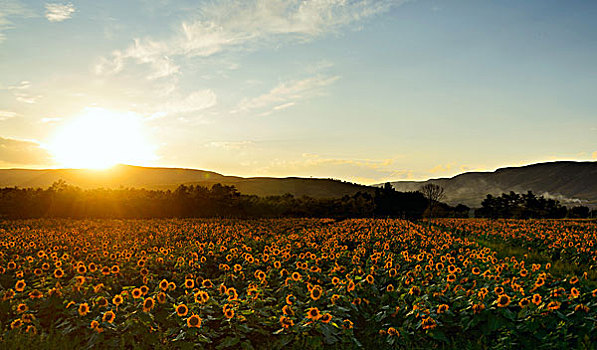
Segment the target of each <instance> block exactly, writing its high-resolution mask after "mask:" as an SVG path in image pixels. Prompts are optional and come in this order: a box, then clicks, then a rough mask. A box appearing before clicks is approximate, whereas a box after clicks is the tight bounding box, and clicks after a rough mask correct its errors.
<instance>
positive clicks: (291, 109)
mask: <svg viewBox="0 0 597 350" xmlns="http://www.w3.org/2000/svg"><path fill="white" fill-rule="evenodd" d="M595 18H597V3H595V2H593V1H565V2H563V1H546V0H540V1H539V0H532V1H513V0H509V1H450V0H446V1H437V0H435V1H429V0H427V1H425V0H420V1H417V0H412V1H400V0H396V1H386V0H379V1H359V0H351V1H336V0H329V1H298V0H296V1H295V0H291V1H270V0H251V1H227V0H225V1H113V0H107V1H71V2H55V1H48V2H43V1H41V2H38V1H24V0H2V1H1V2H0V167H1V168H12V167H17V168H59V167H81V168H105V167H109V166H111V165H114V164H116V163H126V164H135V165H146V166H165V167H185V168H196V169H204V170H211V171H215V172H218V173H221V174H226V175H237V176H278V177H286V176H300V177H310V176H313V177H322V178H337V179H342V180H348V181H353V182H358V183H363V184H372V183H380V182H384V181H394V180H406V179H428V178H437V177H448V176H453V175H456V174H459V173H462V172H465V171H471V170H493V169H496V168H499V167H503V166H509V165H522V164H530V163H535V162H541V161H549V160H595V159H596V157H597V144H596V143H595V140H597V116H596V115H595V110H597V108H596V107H597V99H595V95H596V94H597V69H596V66H595V62H597V40H596V39H597V22H596V21H595Z"/></svg>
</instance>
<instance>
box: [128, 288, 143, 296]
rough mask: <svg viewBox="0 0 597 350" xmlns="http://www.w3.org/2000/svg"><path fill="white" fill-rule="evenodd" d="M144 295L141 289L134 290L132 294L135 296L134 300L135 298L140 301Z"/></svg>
mask: <svg viewBox="0 0 597 350" xmlns="http://www.w3.org/2000/svg"><path fill="white" fill-rule="evenodd" d="M142 294H143V293H142V292H141V289H139V288H135V289H133V291H132V292H131V295H132V296H133V298H135V299H139V298H141V295H142Z"/></svg>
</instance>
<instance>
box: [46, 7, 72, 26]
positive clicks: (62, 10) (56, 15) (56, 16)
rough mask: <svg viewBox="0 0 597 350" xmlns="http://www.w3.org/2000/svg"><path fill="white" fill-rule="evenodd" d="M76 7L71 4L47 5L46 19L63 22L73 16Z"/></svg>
mask: <svg viewBox="0 0 597 350" xmlns="http://www.w3.org/2000/svg"><path fill="white" fill-rule="evenodd" d="M73 13H75V6H73V4H71V3H66V4H64V3H62V4H61V3H47V4H46V18H47V19H48V21H50V22H62V21H65V20H67V19H69V18H71V17H72V16H73Z"/></svg>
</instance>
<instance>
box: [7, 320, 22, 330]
mask: <svg viewBox="0 0 597 350" xmlns="http://www.w3.org/2000/svg"><path fill="white" fill-rule="evenodd" d="M22 325H23V321H22V320H21V319H20V318H17V319H16V320H14V321H12V322H11V323H10V329H15V328H19V327H21V326H22Z"/></svg>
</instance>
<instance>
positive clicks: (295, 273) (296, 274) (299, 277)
mask: <svg viewBox="0 0 597 350" xmlns="http://www.w3.org/2000/svg"><path fill="white" fill-rule="evenodd" d="M291 277H292V279H293V280H294V281H299V280H300V279H301V274H300V273H298V272H296V271H295V272H293V273H292V275H291Z"/></svg>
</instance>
